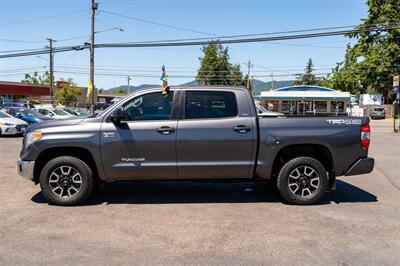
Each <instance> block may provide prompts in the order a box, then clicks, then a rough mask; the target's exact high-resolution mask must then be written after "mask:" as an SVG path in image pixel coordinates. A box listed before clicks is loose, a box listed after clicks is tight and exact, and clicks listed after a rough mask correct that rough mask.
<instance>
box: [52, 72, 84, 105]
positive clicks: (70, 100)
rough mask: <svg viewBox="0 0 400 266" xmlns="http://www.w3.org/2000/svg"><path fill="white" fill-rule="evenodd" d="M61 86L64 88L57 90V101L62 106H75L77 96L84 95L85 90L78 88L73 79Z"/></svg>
mask: <svg viewBox="0 0 400 266" xmlns="http://www.w3.org/2000/svg"><path fill="white" fill-rule="evenodd" d="M61 84H62V86H61V87H60V88H57V90H56V96H57V101H58V102H59V103H61V104H62V105H67V106H68V105H75V104H76V102H77V101H76V96H77V95H80V94H82V93H83V89H82V88H79V87H77V86H76V84H75V82H74V81H73V79H72V78H69V79H68V80H67V81H66V82H63V83H61Z"/></svg>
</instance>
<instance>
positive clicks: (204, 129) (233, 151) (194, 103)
mask: <svg viewBox="0 0 400 266" xmlns="http://www.w3.org/2000/svg"><path fill="white" fill-rule="evenodd" d="M182 92H184V93H183V100H182V101H181V102H182V105H183V106H182V113H183V114H182V119H180V120H178V131H177V133H178V134H177V165H178V175H179V177H180V178H231V177H234V178H235V177H238V178H239V177H242V178H243V177H250V176H251V174H250V172H251V169H252V166H254V163H255V162H254V161H255V155H254V154H255V149H256V145H255V140H256V134H257V132H256V123H255V117H254V116H251V111H250V110H249V109H250V106H249V102H248V101H247V100H248V98H247V95H246V93H245V92H244V91H241V90H229V89H227V90H223V89H222V90H221V89H209V90H198V89H196V90H190V89H183V90H182ZM242 100H244V101H242Z"/></svg>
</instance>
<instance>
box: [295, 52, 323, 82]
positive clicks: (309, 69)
mask: <svg viewBox="0 0 400 266" xmlns="http://www.w3.org/2000/svg"><path fill="white" fill-rule="evenodd" d="M313 71H314V64H313V62H312V59H311V58H310V59H309V60H308V62H307V64H306V68H305V69H304V73H303V74H299V76H298V78H297V79H296V80H295V81H294V82H293V85H319V82H318V79H317V78H316V77H315V75H314V73H313Z"/></svg>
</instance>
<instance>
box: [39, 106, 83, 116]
mask: <svg viewBox="0 0 400 266" xmlns="http://www.w3.org/2000/svg"><path fill="white" fill-rule="evenodd" d="M34 110H37V111H38V112H39V113H41V114H42V115H44V116H47V117H51V118H53V119H69V118H74V117H75V116H74V115H72V114H70V113H68V112H67V111H65V110H63V109H61V108H44V107H38V108H34Z"/></svg>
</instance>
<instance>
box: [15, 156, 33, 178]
mask: <svg viewBox="0 0 400 266" xmlns="http://www.w3.org/2000/svg"><path fill="white" fill-rule="evenodd" d="M34 167H35V161H23V160H18V161H17V168H18V174H19V175H20V176H21V177H23V178H25V179H28V180H33V168H34Z"/></svg>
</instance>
